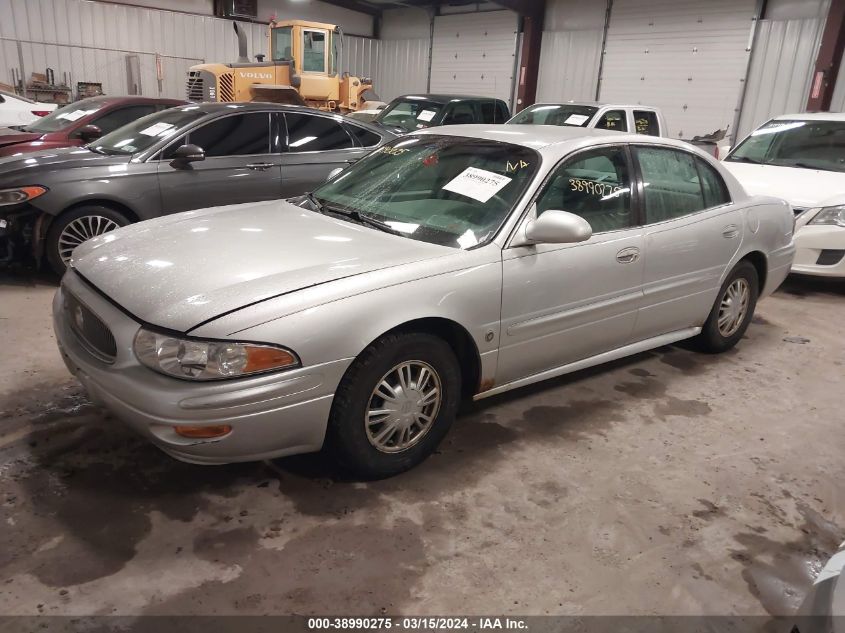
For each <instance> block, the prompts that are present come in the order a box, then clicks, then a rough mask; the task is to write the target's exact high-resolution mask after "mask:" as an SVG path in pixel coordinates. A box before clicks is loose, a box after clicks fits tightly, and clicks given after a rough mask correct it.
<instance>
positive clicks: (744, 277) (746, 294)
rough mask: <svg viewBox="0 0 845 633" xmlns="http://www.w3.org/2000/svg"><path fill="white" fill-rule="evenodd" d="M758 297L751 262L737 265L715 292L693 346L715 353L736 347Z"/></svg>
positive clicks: (742, 262) (757, 285)
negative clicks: (712, 302)
mask: <svg viewBox="0 0 845 633" xmlns="http://www.w3.org/2000/svg"><path fill="white" fill-rule="evenodd" d="M758 294H759V280H758V278H757V269H756V268H754V266H753V264H751V262H748V261H741V262H739V263H738V264H737V265H736V266H735V267H734V269H733V270H732V271H731V272H730V274H729V275H728V278H727V279H726V280H725V282H724V283H723V284H722V287H721V288H720V289H719V295H718V297H717V299H716V303H715V304H713V308H712V310H710V315H709V316H708V317H707V321H706V322H705V323H704V327H703V328H702V329H701V334H699V335H698V336H697V337H695V339H694V341H695V343H696V344H697V346H698V347H699V348H700V349H701V350H702V351H705V352H710V353H719V352H724V351H727V350H729V349H730V348H732V347H733V346H734V345H736V344H737V342H738V341H739V339H741V338H742V336H743V334H745V330H747V329H748V325H749V323H751V317H753V316H754V308H755V307H756V305H757V295H758Z"/></svg>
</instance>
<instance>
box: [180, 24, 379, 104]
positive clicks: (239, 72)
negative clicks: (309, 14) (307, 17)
mask: <svg viewBox="0 0 845 633" xmlns="http://www.w3.org/2000/svg"><path fill="white" fill-rule="evenodd" d="M232 24H233V25H234V27H235V33H237V36H238V61H237V62H234V63H231V64H222V63H218V64H199V65H197V66H191V68H190V69H189V70H188V82H187V98H188V100H189V101H269V102H273V103H289V104H298V105H307V106H311V107H313V108H319V109H321V110H331V111H339V112H349V111H351V110H363V109H364V108H365V107H366V105H365V103H366V101H368V100H369V101H371V102H372V101H375V100H377V99H378V98H377V97H376V96H375V94H373V92H372V89H373V83H372V80H370V79H367V78H361V77H352V76H350V75H349V73H343V74H341V73H340V72H339V70H338V47H337V46H336V44H340V45H341V46H342V42H343V33H342V32H341V31H340V29H339V28H338V27H337V26H335V25H334V24H323V23H320V22H305V21H303V20H287V21H284V22H271V23H270V28H269V32H268V39H269V42H270V47H269V49H270V50H269V61H266V62H265V61H264V55H256V58H257V60H258V61H254V62H253V61H250V59H249V57H248V56H247V50H246V35H245V33H244V32H243V30H241V28H240V27H239V25H238V23H237V22H233V23H232ZM368 98H369V99H368Z"/></svg>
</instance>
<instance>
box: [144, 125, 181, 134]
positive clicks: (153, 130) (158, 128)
mask: <svg viewBox="0 0 845 633" xmlns="http://www.w3.org/2000/svg"><path fill="white" fill-rule="evenodd" d="M172 127H173V124H172V123H155V124H154V125H151V126H150V127H147V128H144V129H143V130H141V134H144V135H146V136H158V135H159V134H161V133H162V132H164V131H165V130H169V129H170V128H172Z"/></svg>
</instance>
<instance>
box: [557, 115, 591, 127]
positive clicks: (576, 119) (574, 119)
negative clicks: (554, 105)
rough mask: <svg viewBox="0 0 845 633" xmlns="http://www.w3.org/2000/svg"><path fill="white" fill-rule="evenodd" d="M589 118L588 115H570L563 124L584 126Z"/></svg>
mask: <svg viewBox="0 0 845 633" xmlns="http://www.w3.org/2000/svg"><path fill="white" fill-rule="evenodd" d="M589 118H590V117H588V116H587V115H586V114H570V115H569V116H568V117H566V121H564V122H563V123H564V125H583V124H584V121H586V120H587V119H589Z"/></svg>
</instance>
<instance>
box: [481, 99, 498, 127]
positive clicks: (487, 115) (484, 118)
mask: <svg viewBox="0 0 845 633" xmlns="http://www.w3.org/2000/svg"><path fill="white" fill-rule="evenodd" d="M478 105H479V106H480V108H481V123H495V122H496V104H495V103H494V102H493V101H482V102H481V103H479V104H478Z"/></svg>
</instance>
